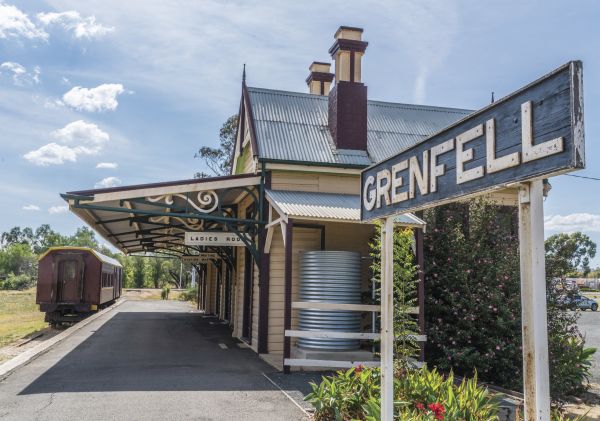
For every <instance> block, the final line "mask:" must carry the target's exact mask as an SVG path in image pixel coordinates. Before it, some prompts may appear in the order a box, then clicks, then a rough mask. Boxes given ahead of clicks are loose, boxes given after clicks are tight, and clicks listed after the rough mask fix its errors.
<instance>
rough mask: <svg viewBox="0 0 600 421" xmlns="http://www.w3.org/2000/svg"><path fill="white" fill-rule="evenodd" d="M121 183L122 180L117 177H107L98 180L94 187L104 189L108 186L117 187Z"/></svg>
mask: <svg viewBox="0 0 600 421" xmlns="http://www.w3.org/2000/svg"><path fill="white" fill-rule="evenodd" d="M120 185H121V180H120V179H119V178H117V177H106V178H103V179H102V180H100V181H98V182H97V183H96V184H95V185H94V187H95V188H97V189H103V188H107V187H116V186H120Z"/></svg>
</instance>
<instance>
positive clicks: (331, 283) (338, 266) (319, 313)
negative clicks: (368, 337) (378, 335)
mask: <svg viewBox="0 0 600 421" xmlns="http://www.w3.org/2000/svg"><path fill="white" fill-rule="evenodd" d="M300 301H307V302H317V303H343V304H360V302H361V258H360V253H355V252H349V251H330V250H319V251H306V252H304V253H302V255H301V256H300ZM299 327H300V330H311V331H338V332H360V331H361V313H360V312H357V311H327V310H312V309H301V310H299ZM298 346H299V347H300V348H304V349H310V350H323V351H350V350H355V349H358V348H359V346H360V342H359V341H358V340H355V339H322V338H299V339H298Z"/></svg>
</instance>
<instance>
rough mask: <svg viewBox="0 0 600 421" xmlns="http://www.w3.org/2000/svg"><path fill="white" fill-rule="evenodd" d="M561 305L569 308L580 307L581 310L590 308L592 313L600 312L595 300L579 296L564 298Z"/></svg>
mask: <svg viewBox="0 0 600 421" xmlns="http://www.w3.org/2000/svg"><path fill="white" fill-rule="evenodd" d="M560 303H561V304H564V305H566V306H569V307H578V308H579V309H581V310H587V309H588V308H589V309H590V310H592V311H596V310H598V303H597V302H596V301H595V300H592V299H591V298H588V297H586V296H583V295H579V294H575V295H572V296H564V297H562V298H561V299H560Z"/></svg>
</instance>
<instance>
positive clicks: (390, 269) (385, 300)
mask: <svg viewBox="0 0 600 421" xmlns="http://www.w3.org/2000/svg"><path fill="white" fill-rule="evenodd" d="M381 222H382V224H381V420H382V421H393V419H394V217H393V216H390V217H387V218H384V219H382V220H381Z"/></svg>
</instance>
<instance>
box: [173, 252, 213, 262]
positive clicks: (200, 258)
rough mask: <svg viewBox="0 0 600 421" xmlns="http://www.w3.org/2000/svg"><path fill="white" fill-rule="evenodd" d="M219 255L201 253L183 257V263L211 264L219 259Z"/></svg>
mask: <svg viewBox="0 0 600 421" xmlns="http://www.w3.org/2000/svg"><path fill="white" fill-rule="evenodd" d="M219 258H220V257H219V255H218V254H217V253H200V254H194V255H191V256H181V261H182V262H183V263H198V264H200V263H210V262H212V261H213V260H215V259H219Z"/></svg>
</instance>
